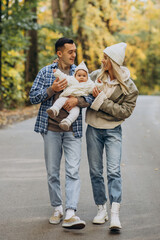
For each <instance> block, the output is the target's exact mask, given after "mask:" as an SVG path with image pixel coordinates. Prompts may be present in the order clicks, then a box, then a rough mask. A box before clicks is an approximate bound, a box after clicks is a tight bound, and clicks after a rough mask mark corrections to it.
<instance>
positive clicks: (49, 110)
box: [47, 109, 56, 119]
mask: <svg viewBox="0 0 160 240" xmlns="http://www.w3.org/2000/svg"><path fill="white" fill-rule="evenodd" d="M47 113H48V115H49V117H50V118H53V119H54V118H55V117H56V116H55V115H54V112H53V111H52V110H51V109H47Z"/></svg>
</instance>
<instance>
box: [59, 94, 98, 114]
mask: <svg viewBox="0 0 160 240" xmlns="http://www.w3.org/2000/svg"><path fill="white" fill-rule="evenodd" d="M93 101H94V97H93V96H92V95H88V96H83V97H72V96H71V97H70V98H69V99H68V100H67V101H66V103H65V105H64V106H63V108H64V109H65V110H66V111H70V110H71V109H72V108H73V107H75V106H78V107H80V108H86V107H89V106H90V105H91V104H92V102H93Z"/></svg>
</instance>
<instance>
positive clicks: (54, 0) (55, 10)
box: [51, 0, 62, 20]
mask: <svg viewBox="0 0 160 240" xmlns="http://www.w3.org/2000/svg"><path fill="white" fill-rule="evenodd" d="M59 2H60V1H59V0H51V8H52V17H53V20H56V19H57V18H59V19H61V17H62V14H61V9H60V3H59Z"/></svg>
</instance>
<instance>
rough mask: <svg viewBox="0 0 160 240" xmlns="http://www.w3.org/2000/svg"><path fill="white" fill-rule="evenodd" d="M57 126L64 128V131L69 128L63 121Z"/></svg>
mask: <svg viewBox="0 0 160 240" xmlns="http://www.w3.org/2000/svg"><path fill="white" fill-rule="evenodd" d="M59 127H60V128H61V129H62V130H64V131H68V130H69V127H68V125H65V124H63V123H60V124H59Z"/></svg>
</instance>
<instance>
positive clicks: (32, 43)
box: [25, 0, 38, 104]
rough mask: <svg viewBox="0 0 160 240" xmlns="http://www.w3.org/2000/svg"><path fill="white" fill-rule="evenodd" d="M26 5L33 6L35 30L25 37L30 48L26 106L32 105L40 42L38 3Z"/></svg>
mask: <svg viewBox="0 0 160 240" xmlns="http://www.w3.org/2000/svg"><path fill="white" fill-rule="evenodd" d="M25 5H26V7H27V8H28V6H32V8H31V12H32V13H33V19H32V21H33V28H32V29H29V30H28V31H26V32H25V36H26V37H28V38H29V47H28V49H27V50H26V51H25V52H26V62H25V93H26V104H30V101H29V97H28V96H29V91H30V88H31V85H32V83H33V81H34V79H35V77H36V75H37V73H38V42H37V41H38V40H37V17H36V15H37V14H36V13H37V2H36V1H32V0H25Z"/></svg>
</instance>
